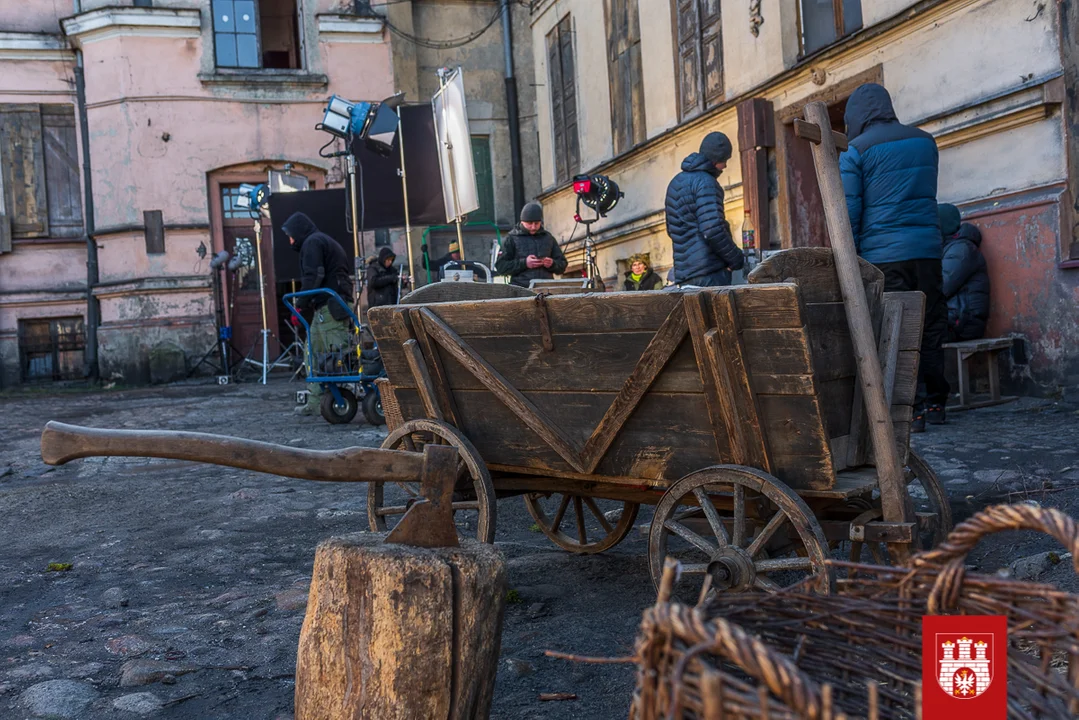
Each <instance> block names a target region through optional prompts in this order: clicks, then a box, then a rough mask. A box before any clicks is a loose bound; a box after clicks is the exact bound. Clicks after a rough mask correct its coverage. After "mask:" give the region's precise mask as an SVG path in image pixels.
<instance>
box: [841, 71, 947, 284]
mask: <svg viewBox="0 0 1079 720" xmlns="http://www.w3.org/2000/svg"><path fill="white" fill-rule="evenodd" d="M843 119H844V121H845V122H846V125H847V138H848V140H849V143H850V144H849V147H848V148H847V150H846V151H845V152H843V154H842V155H840V156H839V169H840V172H841V174H842V176H843V190H844V192H845V194H846V199H847V213H848V214H849V216H850V224H851V230H853V231H854V244H855V245H856V246H857V248H858V253H859V255H861V256H862V257H863V258H865V259H866V260H868V261H869V262H871V263H874V264H877V265H879V264H882V263H891V262H904V261H908V260H938V259H940V257H941V254H942V251H943V248H942V243H941V236H940V221H939V218H938V216H937V166H938V155H937V144H936V142H935V141H934V140H933V136H932V135H930V134H929V133H927V132H924V131H922V130H919V129H918V128H915V127H910V126H908V125H904V124H902V123H901V122H899V120H898V119H897V118H896V115H895V110H894V109H893V107H892V99H891V97H890V96H889V95H888V91H887V90H885V89H884V88H883V87H881V86H880V85H877V84H875V83H869V84H866V85H862V86H861V87H859V88H858V89H857V90H855V91H854V93H853V94H852V95H851V96H850V99H849V100H848V101H847V109H846V112H845V114H844V116H843Z"/></svg>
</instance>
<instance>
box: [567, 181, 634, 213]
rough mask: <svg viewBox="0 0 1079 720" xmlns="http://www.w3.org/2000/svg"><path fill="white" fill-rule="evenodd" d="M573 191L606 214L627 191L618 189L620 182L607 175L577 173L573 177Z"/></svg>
mask: <svg viewBox="0 0 1079 720" xmlns="http://www.w3.org/2000/svg"><path fill="white" fill-rule="evenodd" d="M573 192H574V193H576V194H577V198H578V199H579V200H580V201H581V202H583V203H584V204H585V205H587V206H588V207H590V208H592V209H593V210H595V211H596V213H598V214H599V215H600V216H601V217H602V216H605V215H606V214H607V213H609V212H610V211H611V210H613V209H614V206H615V205H617V204H618V200H619V198H622V197H625V193H624V192H622V191H621V190H619V189H618V184H617V183H616V182H615V181H614V180H611V179H610V178H609V177H607V176H606V175H576V176H574V178H573Z"/></svg>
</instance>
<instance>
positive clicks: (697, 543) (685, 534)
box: [663, 520, 718, 557]
mask: <svg viewBox="0 0 1079 720" xmlns="http://www.w3.org/2000/svg"><path fill="white" fill-rule="evenodd" d="M663 527H665V528H666V529H667V530H669V531H670V532H672V533H674V534H675V535H677V536H678V537H680V538H682V539H683V540H685V541H686V542H688V543H689V544H690V545H692V546H693V547H695V548H697V549H698V550H700V551H701V552H703V553H704V554H705V555H708V556H709V557H711V556H712V554H713V553H715V551H716V550H717V549H718V548H717V547H716V546H715V545H712V544H711V543H709V542H708V541H707V540H705V539H704V538H702V537H701V536H700V535H698V534H697V533H695V532H693V531H692V530H690V529H689V528H687V527H686V526H685V525H683V524H682V523H680V522H678V521H676V520H667V521H666V522H665V523H663Z"/></svg>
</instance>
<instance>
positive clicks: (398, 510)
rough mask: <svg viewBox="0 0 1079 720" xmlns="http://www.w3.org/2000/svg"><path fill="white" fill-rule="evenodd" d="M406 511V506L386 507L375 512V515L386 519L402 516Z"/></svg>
mask: <svg viewBox="0 0 1079 720" xmlns="http://www.w3.org/2000/svg"><path fill="white" fill-rule="evenodd" d="M406 510H408V505H387V506H385V507H380V508H378V509H377V510H375V514H376V515H379V516H382V517H386V516H387V515H404V514H405V511H406Z"/></svg>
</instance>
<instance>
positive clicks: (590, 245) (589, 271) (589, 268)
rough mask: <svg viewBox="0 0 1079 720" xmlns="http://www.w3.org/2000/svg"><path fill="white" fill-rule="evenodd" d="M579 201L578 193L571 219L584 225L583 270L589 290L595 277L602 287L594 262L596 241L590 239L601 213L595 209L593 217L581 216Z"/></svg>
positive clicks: (594, 286)
mask: <svg viewBox="0 0 1079 720" xmlns="http://www.w3.org/2000/svg"><path fill="white" fill-rule="evenodd" d="M581 202H582V196H581V195H578V196H577V212H576V213H575V214H574V216H573V219H574V220H575V221H576V222H578V223H580V224H581V225H584V270H585V277H586V278H587V279H588V282H587V283H586V285H587V287H588V289H589V290H595V289H596V281H597V279H598V281H599V285H600V287H601V288H603V278H602V277H600V274H599V265H598V264H597V263H596V243H595V241H594V240H593V239H592V224H593V223H595V222H596V221H597V220H599V219H600V217H601V215H600V213H599V212H598V211H595V212H596V215H595V217H592V218H588V219H585V218H583V217H581ZM604 289H605V288H604Z"/></svg>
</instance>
